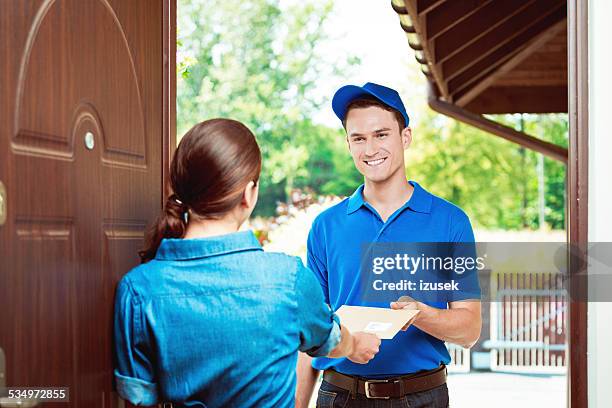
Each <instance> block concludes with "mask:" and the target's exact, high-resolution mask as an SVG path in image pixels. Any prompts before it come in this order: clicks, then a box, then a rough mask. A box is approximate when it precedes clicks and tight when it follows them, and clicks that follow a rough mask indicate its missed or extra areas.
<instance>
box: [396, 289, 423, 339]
mask: <svg viewBox="0 0 612 408" xmlns="http://www.w3.org/2000/svg"><path fill="white" fill-rule="evenodd" d="M391 309H394V310H398V309H410V310H419V302H417V301H416V300H414V299H413V298H411V297H410V296H402V297H400V298H399V299H398V300H397V302H391ZM417 316H418V314H417V315H416V316H414V317H413V318H412V319H410V320H409V321H408V323H406V325H404V327H402V331H406V330H408V327H410V325H411V324H412V323H414V322H415V321H416V319H417Z"/></svg>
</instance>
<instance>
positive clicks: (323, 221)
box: [312, 197, 349, 227]
mask: <svg viewBox="0 0 612 408" xmlns="http://www.w3.org/2000/svg"><path fill="white" fill-rule="evenodd" d="M348 201H349V199H348V197H347V198H345V199H344V200H342V201H340V202H339V203H337V204H334V205H332V206H331V207H328V208H326V209H325V210H323V211H321V212H320V213H319V215H317V216H316V217H315V219H314V221H313V224H312V225H313V226H317V227H323V226H325V225H327V224H329V223H330V222H334V221H338V219H339V217H345V216H346V211H347V206H348Z"/></svg>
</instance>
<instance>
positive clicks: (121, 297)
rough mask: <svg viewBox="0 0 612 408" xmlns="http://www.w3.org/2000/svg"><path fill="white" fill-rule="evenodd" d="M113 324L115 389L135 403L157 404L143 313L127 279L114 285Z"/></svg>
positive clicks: (156, 389) (155, 385)
mask: <svg viewBox="0 0 612 408" xmlns="http://www.w3.org/2000/svg"><path fill="white" fill-rule="evenodd" d="M114 326H115V327H114V332H115V333H114V336H115V353H116V362H117V366H116V368H115V382H116V386H117V392H118V393H119V395H120V396H121V397H122V398H123V399H125V400H127V401H129V402H130V403H132V404H134V405H155V404H157V403H158V402H159V399H158V387H157V384H156V383H155V380H154V370H153V364H152V362H151V359H150V353H149V352H148V350H149V347H148V341H147V337H146V336H145V335H144V331H143V326H144V314H143V312H142V307H141V303H140V302H139V300H138V299H137V298H136V296H135V294H134V291H133V288H132V286H131V285H130V282H129V280H128V279H127V278H123V279H122V280H121V282H120V283H119V286H118V288H117V293H116V297H115V325H114Z"/></svg>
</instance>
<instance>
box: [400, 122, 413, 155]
mask: <svg viewBox="0 0 612 408" xmlns="http://www.w3.org/2000/svg"><path fill="white" fill-rule="evenodd" d="M401 136H402V145H403V146H404V150H406V149H408V147H409V146H410V143H412V129H410V128H409V127H405V128H404V130H402V133H401Z"/></svg>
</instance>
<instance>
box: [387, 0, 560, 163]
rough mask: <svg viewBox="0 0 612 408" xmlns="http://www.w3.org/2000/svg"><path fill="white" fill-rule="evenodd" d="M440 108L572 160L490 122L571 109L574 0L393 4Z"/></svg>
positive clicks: (409, 0) (395, 0) (432, 101)
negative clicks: (570, 14) (570, 6)
mask: <svg viewBox="0 0 612 408" xmlns="http://www.w3.org/2000/svg"><path fill="white" fill-rule="evenodd" d="M391 5H392V7H393V9H394V10H395V12H396V13H397V14H398V16H399V19H400V25H401V27H402V29H403V30H404V31H405V32H406V36H407V37H408V44H409V45H410V47H411V48H413V49H414V50H415V56H416V59H417V61H418V63H419V64H420V65H421V71H422V72H423V74H424V75H425V76H426V77H427V79H428V80H429V84H430V95H429V105H430V107H431V108H432V109H434V110H435V111H438V112H440V113H443V114H445V115H447V116H451V117H453V118H455V119H458V120H461V121H463V122H466V123H469V124H471V125H473V126H476V127H478V128H480V129H483V130H485V131H487V132H490V133H493V134H495V135H497V136H500V137H502V138H505V139H507V140H510V141H512V142H515V143H518V144H521V145H523V146H525V147H527V148H529V149H532V150H535V151H538V152H540V153H543V154H545V155H547V156H549V157H551V158H553V159H556V160H559V161H561V162H564V163H567V149H565V148H564V147H561V146H557V145H555V144H552V143H548V142H545V141H543V140H541V139H538V138H535V137H533V136H530V135H526V134H524V133H522V132H517V131H516V130H514V129H511V128H509V127H506V126H503V125H501V124H499V123H497V122H494V121H491V120H490V119H487V118H485V117H483V116H482V115H483V114H496V113H556V112H567V110H568V88H567V86H568V83H567V77H568V72H567V1H566V0H513V1H495V0H461V1H458V0H392V1H391Z"/></svg>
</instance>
